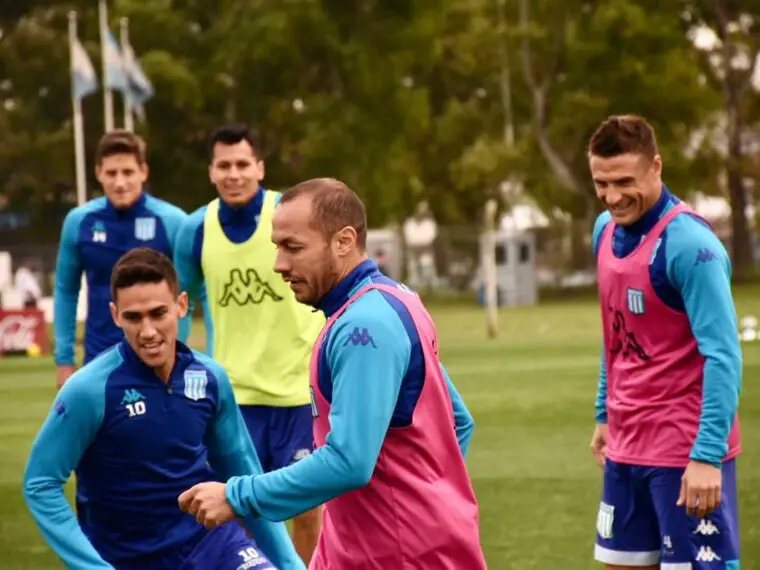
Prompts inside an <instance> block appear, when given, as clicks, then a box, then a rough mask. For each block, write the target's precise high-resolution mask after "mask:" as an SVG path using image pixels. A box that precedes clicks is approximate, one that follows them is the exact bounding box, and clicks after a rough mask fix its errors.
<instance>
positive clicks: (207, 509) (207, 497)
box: [179, 482, 237, 530]
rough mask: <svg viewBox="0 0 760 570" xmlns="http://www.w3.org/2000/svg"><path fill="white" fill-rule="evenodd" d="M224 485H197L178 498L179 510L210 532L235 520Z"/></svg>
mask: <svg viewBox="0 0 760 570" xmlns="http://www.w3.org/2000/svg"><path fill="white" fill-rule="evenodd" d="M226 487H227V486H226V485H225V484H224V483H211V482H209V483H199V484H198V485H196V486H195V487H192V488H191V489H188V490H187V491H185V492H184V493H182V494H181V495H180V496H179V508H180V509H182V511H184V512H186V513H188V514H191V515H195V520H197V521H198V522H199V523H200V524H202V525H203V526H205V527H206V528H207V529H209V530H211V529H212V528H216V527H218V526H220V525H222V524H224V523H226V522H229V521H231V520H234V519H235V518H237V515H236V514H235V511H234V510H232V507H231V506H230V504H229V503H228V502H227V496H226V494H225V490H226Z"/></svg>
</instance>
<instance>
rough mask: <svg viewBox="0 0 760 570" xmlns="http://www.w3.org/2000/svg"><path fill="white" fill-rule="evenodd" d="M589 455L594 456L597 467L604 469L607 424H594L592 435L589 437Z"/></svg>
mask: <svg viewBox="0 0 760 570" xmlns="http://www.w3.org/2000/svg"><path fill="white" fill-rule="evenodd" d="M591 453H593V454H594V458H595V459H596V462H597V464H598V465H599V467H604V458H605V457H606V455H607V424H596V427H595V428H594V435H592V436H591Z"/></svg>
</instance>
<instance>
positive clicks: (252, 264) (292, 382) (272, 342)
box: [201, 191, 325, 407]
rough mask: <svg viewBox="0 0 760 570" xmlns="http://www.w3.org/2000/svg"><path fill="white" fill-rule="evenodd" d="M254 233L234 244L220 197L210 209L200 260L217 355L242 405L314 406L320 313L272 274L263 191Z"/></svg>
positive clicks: (270, 207)
mask: <svg viewBox="0 0 760 570" xmlns="http://www.w3.org/2000/svg"><path fill="white" fill-rule="evenodd" d="M265 192H266V193H265V194H264V203H263V205H262V208H261V217H260V218H259V223H258V227H257V228H256V231H255V232H254V233H253V235H252V236H251V237H250V238H249V239H248V240H247V241H245V242H243V243H240V244H236V243H233V242H231V241H230V240H229V239H227V236H225V235H224V231H223V230H222V226H221V224H220V223H219V200H218V199H217V200H214V201H213V202H211V203H210V204H209V205H208V208H207V209H206V217H205V220H204V222H203V224H204V225H203V250H202V252H201V265H202V268H203V276H204V280H205V282H206V289H207V295H208V305H209V309H210V311H211V320H212V323H213V327H214V347H213V348H214V353H213V354H214V359H215V360H218V361H219V362H220V363H221V364H222V366H224V368H225V369H226V370H227V373H228V374H229V377H230V382H231V383H232V387H233V389H234V391H235V398H236V399H237V402H238V404H242V405H263V406H278V407H291V406H301V405H306V404H309V403H310V401H311V398H310V394H309V358H310V356H311V349H312V347H313V345H314V342H315V341H316V339H317V335H318V334H319V331H320V330H321V329H322V326H323V325H324V322H325V320H324V317H323V316H322V313H315V312H314V311H313V310H312V309H311V307H308V306H306V305H302V304H301V303H299V302H298V301H296V298H295V296H294V295H293V292H292V291H291V289H290V286H288V284H287V283H285V281H283V279H282V277H281V276H280V275H279V274H277V273H275V272H274V261H275V246H274V244H273V243H272V241H271V236H272V214H273V213H274V209H275V204H276V200H277V193H276V192H270V191H265Z"/></svg>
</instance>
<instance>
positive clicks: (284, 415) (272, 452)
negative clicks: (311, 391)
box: [240, 404, 314, 473]
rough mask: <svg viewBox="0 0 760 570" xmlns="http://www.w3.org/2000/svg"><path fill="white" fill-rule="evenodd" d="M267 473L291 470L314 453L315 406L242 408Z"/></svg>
mask: <svg viewBox="0 0 760 570" xmlns="http://www.w3.org/2000/svg"><path fill="white" fill-rule="evenodd" d="M240 411H241V412H242V414H243V419H244V420H245V425H246V426H247V427H248V433H250V434H251V439H252V440H253V444H254V445H255V446H256V453H258V455H259V461H261V467H262V469H264V472H265V473H266V472H269V471H274V470H276V469H281V468H282V467H287V466H288V465H291V464H293V463H295V462H296V461H298V460H299V459H303V458H304V457H306V456H307V455H309V454H310V453H311V452H312V450H313V449H314V431H313V427H312V420H313V418H312V414H311V405H310V404H306V405H305V406H296V407H292V408H276V407H273V406H240Z"/></svg>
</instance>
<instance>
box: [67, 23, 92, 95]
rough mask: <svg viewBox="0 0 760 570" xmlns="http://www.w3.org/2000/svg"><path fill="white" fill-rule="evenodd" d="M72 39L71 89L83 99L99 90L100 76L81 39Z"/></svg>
mask: <svg viewBox="0 0 760 570" xmlns="http://www.w3.org/2000/svg"><path fill="white" fill-rule="evenodd" d="M71 41H72V43H71V89H72V92H73V94H74V97H75V98H76V99H82V98H84V97H87V96H88V95H92V94H93V93H95V92H97V90H98V76H97V75H96V74H95V68H94V67H93V65H92V61H90V56H89V55H87V51H86V50H85V49H84V46H83V45H82V43H81V42H80V41H79V39H78V38H72V40H71Z"/></svg>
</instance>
